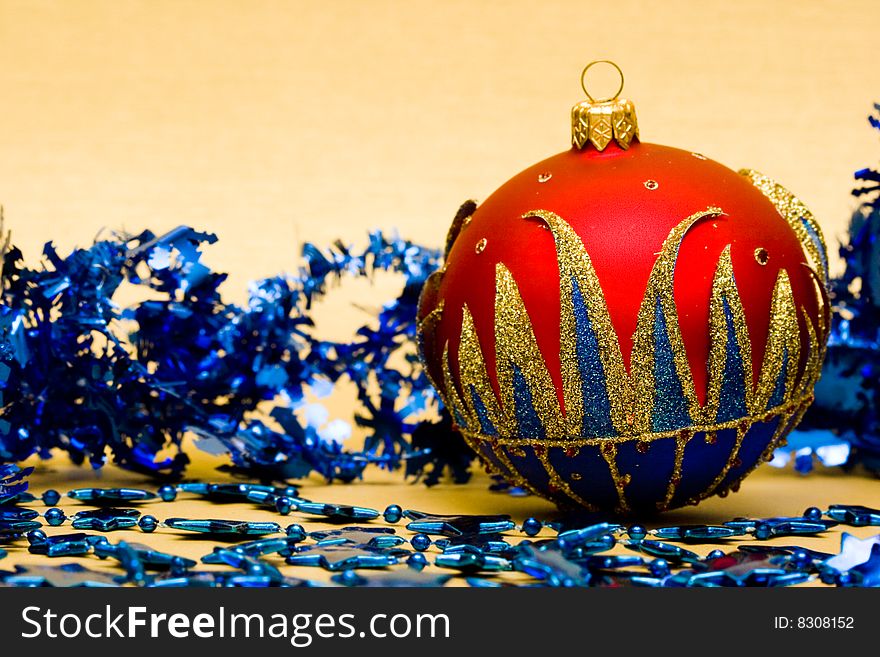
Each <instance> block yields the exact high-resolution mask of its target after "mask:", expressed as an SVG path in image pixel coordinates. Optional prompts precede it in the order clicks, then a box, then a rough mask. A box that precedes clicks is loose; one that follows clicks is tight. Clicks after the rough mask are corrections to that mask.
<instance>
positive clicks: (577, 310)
mask: <svg viewBox="0 0 880 657" xmlns="http://www.w3.org/2000/svg"><path fill="white" fill-rule="evenodd" d="M571 300H572V304H573V305H574V320H575V329H576V333H577V336H576V339H577V342H576V350H577V356H578V369H579V371H580V375H581V395H582V397H583V404H584V419H583V424H582V425H581V433H582V435H584V436H597V437H606V436H615V435H617V432H616V431H615V430H614V425H613V424H612V422H611V404H610V403H609V401H608V389H607V381H606V379H605V368H604V367H603V366H602V359H601V358H599V341H598V340H597V339H596V332H595V331H594V330H593V325H592V322H590V316H589V314H588V313H587V306H586V304H585V303H584V297H583V294H582V293H581V289H580V286H579V285H578V282H577V278H575V277H572V279H571Z"/></svg>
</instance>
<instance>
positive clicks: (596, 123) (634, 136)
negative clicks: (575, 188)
mask: <svg viewBox="0 0 880 657" xmlns="http://www.w3.org/2000/svg"><path fill="white" fill-rule="evenodd" d="M596 64H608V65H609V66H613V67H614V69H615V70H616V71H617V73H618V75H619V76H620V85H619V86H618V87H617V92H616V93H615V94H614V95H613V96H610V97H608V98H600V99H596V98H593V96H592V94H590V92H589V91H587V71H589V70H590V69H591V68H592V67H593V66H595V65H596ZM581 88H582V89H583V90H584V93H585V94H587V100H583V101H581V102H579V103H578V104H577V105H575V106H574V107H572V108H571V143H572V146H574V147H575V148H576V149H577V150H581V149H584V148H587V147H589V146H592V147H593V148H595V149H596V150H597V151H603V150H605V148H606V147H607V146H608V144H610V143H611V142H612V141H613V142H615V143H616V144H617V145H618V146H619V147H620V148H622V149H623V150H626V149H627V148H629V147H630V144H632V142H634V141H638V139H639V124H638V121H637V120H636V109H635V107H634V106H633V104H632V103H631V102H630V101H628V100H627V99H626V98H621V97H620V92H621V91H623V71H622V70H620V67H619V66H618V65H617V64H615V63H614V62H612V61H610V60H608V59H597V60H596V61H594V62H590V63H589V64H587V65H586V66H585V67H584V70H583V71H581Z"/></svg>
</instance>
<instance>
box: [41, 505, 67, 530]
mask: <svg viewBox="0 0 880 657" xmlns="http://www.w3.org/2000/svg"><path fill="white" fill-rule="evenodd" d="M43 517H44V518H45V519H46V522H47V523H48V524H49V525H51V526H52V527H58V526H59V525H63V524H64V521H65V520H67V516H66V515H65V514H64V511H62V510H61V509H59V508H58V507H54V506H53V507H52V508H51V509H46V513H44V514H43Z"/></svg>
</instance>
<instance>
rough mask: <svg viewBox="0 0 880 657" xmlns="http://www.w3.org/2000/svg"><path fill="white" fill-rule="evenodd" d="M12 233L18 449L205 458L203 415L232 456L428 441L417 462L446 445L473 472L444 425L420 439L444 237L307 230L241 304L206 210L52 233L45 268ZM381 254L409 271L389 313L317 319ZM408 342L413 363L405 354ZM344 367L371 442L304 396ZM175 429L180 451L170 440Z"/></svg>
mask: <svg viewBox="0 0 880 657" xmlns="http://www.w3.org/2000/svg"><path fill="white" fill-rule="evenodd" d="M6 241H7V243H6V248H5V249H4V251H3V253H4V254H5V255H4V258H3V268H2V276H0V286H2V305H0V394H2V405H3V411H2V415H0V461H21V460H23V459H25V458H27V457H28V456H30V455H31V454H34V453H38V454H39V455H40V456H42V457H48V456H49V452H50V450H51V449H53V448H61V449H63V450H65V451H66V452H67V453H68V454H70V456H71V458H72V459H73V460H74V461H75V462H77V463H81V462H84V461H85V460H88V461H89V462H90V463H91V465H92V466H93V467H100V466H102V465H103V464H104V463H105V459H106V458H107V455H108V453H109V454H111V455H112V457H113V460H114V461H115V462H116V463H117V464H118V465H120V466H122V467H124V468H129V469H134V470H140V471H144V472H149V473H154V474H160V475H168V476H177V475H179V474H180V473H181V472H182V470H183V469H184V467H185V466H186V464H187V462H188V458H187V456H186V454H185V453H184V452H182V451H181V450H180V443H181V440H182V438H183V436H184V434H185V433H187V432H192V433H193V434H195V435H196V436H197V437H198V439H199V440H198V442H197V444H198V445H199V446H201V447H203V448H205V449H207V450H209V451H213V452H227V453H229V454H230V455H231V459H232V466H231V467H232V468H234V469H238V470H241V471H246V472H247V473H248V474H249V475H251V476H252V477H258V478H262V479H286V478H291V477H293V478H296V477H303V476H305V475H307V474H309V473H310V472H312V471H317V472H318V473H320V474H321V475H323V476H325V477H326V478H328V479H341V480H345V481H349V480H352V479H354V478H357V477H359V476H360V475H361V473H362V471H363V469H364V467H365V466H366V465H367V464H369V463H375V464H379V465H381V466H384V467H388V468H396V467H398V466H399V465H400V464H401V462H402V460H404V459H406V458H408V457H410V456H412V457H414V459H415V460H414V461H413V464H411V465H410V466H409V468H408V470H409V472H410V473H411V474H416V475H418V474H421V473H422V472H423V469H424V466H426V465H428V464H429V463H433V465H434V466H435V468H439V469H440V470H442V469H443V467H444V466H445V465H451V466H453V467H454V469H455V473H454V474H455V475H456V478H458V479H462V478H466V476H467V465H468V464H469V463H470V457H469V456H468V457H466V458H464V459H462V458H455V457H453V458H450V457H449V456H448V455H440V456H439V460H438V458H435V457H434V456H432V454H431V447H432V444H431V443H436V440H434V441H428V443H424V441H421V442H422V443H423V444H420V446H419V447H420V449H419V450H418V451H414V450H413V449H412V446H411V442H410V436H411V435H412V433H413V431H414V430H415V428H416V426H417V423H416V422H415V421H414V420H415V419H416V418H417V417H418V416H419V414H420V413H421V412H422V411H424V409H425V408H426V406H427V405H429V404H433V403H434V402H435V397H434V394H433V391H432V388H431V386H430V384H429V382H428V380H427V378H426V377H425V375H424V373H423V372H422V370H421V368H420V366H419V363H418V357H417V355H416V353H415V350H414V349H412V348H411V346H412V343H413V341H414V337H415V316H416V305H417V302H418V295H419V291H420V289H421V286H422V283H423V282H424V280H425V278H426V277H427V276H428V275H429V274H430V273H431V272H432V271H433V270H434V269H435V268H436V267H437V266H438V265H439V260H440V253H439V251H437V250H434V249H428V248H424V247H420V246H417V245H415V244H413V243H411V242H408V241H405V240H402V239H399V238H397V237H388V236H386V235H383V234H382V233H380V232H375V233H371V234H370V239H369V245H368V246H367V248H366V249H365V250H363V251H353V250H351V249H349V248H347V247H345V246H344V245H343V244H342V243H340V242H337V243H336V244H334V245H333V246H332V247H331V248H330V249H327V250H325V251H322V250H320V249H318V248H316V247H315V246H313V245H311V244H306V245H305V247H304V248H303V257H304V260H305V265H304V266H303V267H302V268H301V269H300V270H299V272H298V273H297V274H296V275H292V276H278V277H274V278H267V279H264V280H262V281H258V282H257V283H255V284H254V285H253V286H252V288H251V290H250V296H249V299H248V302H247V304H246V305H245V306H244V307H239V306H236V305H233V304H230V303H226V302H224V300H223V299H222V297H221V294H220V290H219V288H220V284H221V283H222V282H223V281H224V280H225V278H226V275H225V274H219V273H216V272H213V271H211V270H210V269H209V268H208V267H206V266H205V265H204V264H203V263H202V262H201V261H200V258H201V253H200V249H201V247H202V246H203V245H205V244H211V243H213V242H215V241H216V237H215V236H214V235H211V234H208V233H200V232H197V231H195V230H193V229H191V228H188V227H180V228H177V229H175V230H173V231H171V232H169V233H168V234H166V235H162V236H158V237H157V236H155V235H154V234H153V233H151V232H149V231H145V232H143V233H141V234H140V235H136V236H129V235H125V236H118V237H114V238H113V239H107V240H103V241H99V242H96V243H95V244H93V245H92V246H91V247H89V248H86V249H76V250H74V251H73V252H72V253H70V254H69V255H67V256H65V257H62V256H60V255H59V254H58V252H57V251H56V249H55V248H54V247H53V246H52V245H51V244H47V245H46V246H45V248H44V251H43V255H44V263H43V266H42V267H40V268H35V269H32V268H29V267H27V266H26V265H25V264H24V262H23V259H22V254H21V252H20V251H19V250H18V249H16V248H14V247H12V246H10V245H9V242H8V237H7V240H6ZM380 270H381V271H389V272H396V273H399V274H402V275H403V277H404V280H405V283H404V286H403V291H402V292H401V294H400V295H399V296H398V297H397V298H396V299H395V300H393V301H391V302H389V303H387V304H385V305H384V307H383V308H382V310H381V312H380V313H379V315H378V318H377V320H378V321H377V322H374V323H372V324H369V325H364V326H362V327H361V328H360V329H359V330H358V331H357V332H356V334H355V336H354V339H353V340H352V341H351V342H347V343H335V342H327V341H324V340H321V339H320V338H319V337H317V336H316V335H315V333H314V331H313V323H312V320H311V319H310V310H311V308H312V304H313V302H314V301H315V300H316V299H317V298H319V297H320V296H322V295H323V294H325V292H326V291H327V288H328V286H329V285H330V284H331V283H333V282H334V281H335V280H336V279H339V278H341V277H343V276H346V275H350V276H368V277H369V276H372V275H373V273H374V272H376V271H380ZM126 281H127V282H129V283H132V284H135V285H138V286H143V287H146V288H149V289H150V290H151V291H152V294H151V297H152V298H151V300H147V301H143V302H141V303H137V304H135V305H133V306H130V307H125V308H121V307H119V306H118V305H117V304H116V303H115V302H114V295H115V294H116V293H117V291H118V290H119V288H120V286H121V284H123V283H124V282H126ZM398 354H400V355H402V358H399V357H398V359H397V360H396V362H397V361H399V362H402V363H403V366H402V369H398V368H399V367H401V366H400V365H397V366H395V365H392V364H391V358H392V356H393V355H398ZM342 378H347V379H349V380H350V381H352V382H353V383H354V385H355V387H356V389H357V395H358V399H359V402H360V405H361V408H360V410H359V412H358V414H357V416H356V418H355V421H356V422H357V423H358V424H359V425H360V426H362V427H364V428H365V429H366V440H365V444H364V448H363V450H361V451H358V452H350V451H346V450H343V448H342V446H341V441H340V440H339V438H340V437H341V436H342V435H344V434H345V433H347V427H346V426H340V423H339V421H336V422H331V423H329V424H324V422H325V420H326V412H324V413H323V415H324V417H322V413H321V411H322V410H323V409H321V408H320V407H318V409H317V411H318V412H315V407H314V405H306V404H305V401H304V391H305V389H307V388H308V389H310V390H311V391H312V392H313V393H314V394H316V395H317V396H319V397H320V396H322V395H324V394H326V393H328V392H329V390H331V389H332V386H333V384H334V383H336V382H337V381H338V380H340V379H342ZM261 402H268V403H270V404H274V407H273V408H272V410H271V411H270V413H269V414H270V415H271V417H272V418H273V420H274V421H275V423H276V426H275V427H274V428H273V427H271V426H269V425H268V424H267V423H265V422H263V421H261V420H260V419H259V417H260V414H259V413H256V412H255V411H256V409H257V405H258V404H260V403H261ZM297 409H304V410H305V412H304V413H299V414H298V413H297ZM261 410H265V409H261ZM262 417H265V416H262ZM427 426H428V427H430V425H427ZM426 431H428V429H423V430H422V432H421V434H425V432H426ZM428 433H431V432H430V431H428ZM168 447H171V448H175V449H176V452H175V453H174V454H173V456H170V457H168V458H161V459H160V458H157V455H158V454H159V453H160V452H161V451H162V450H164V449H166V448H168ZM426 473H427V475H428V479H429V481H431V480H432V476H431V472H430V468H428V469H427V471H426ZM437 475H439V471H438V472H436V473H434V475H433V478H436V476H437Z"/></svg>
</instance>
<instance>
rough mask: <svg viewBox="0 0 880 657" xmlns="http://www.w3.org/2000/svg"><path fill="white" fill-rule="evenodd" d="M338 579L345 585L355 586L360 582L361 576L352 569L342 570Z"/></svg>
mask: <svg viewBox="0 0 880 657" xmlns="http://www.w3.org/2000/svg"><path fill="white" fill-rule="evenodd" d="M339 579H341V580H342V583H343V584H345V585H346V586H355V585H356V584H359V583H360V579H361V576H360V575H358V574H357V572H355V571H354V570H343V571H342V574H341V575H340V576H339Z"/></svg>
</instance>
